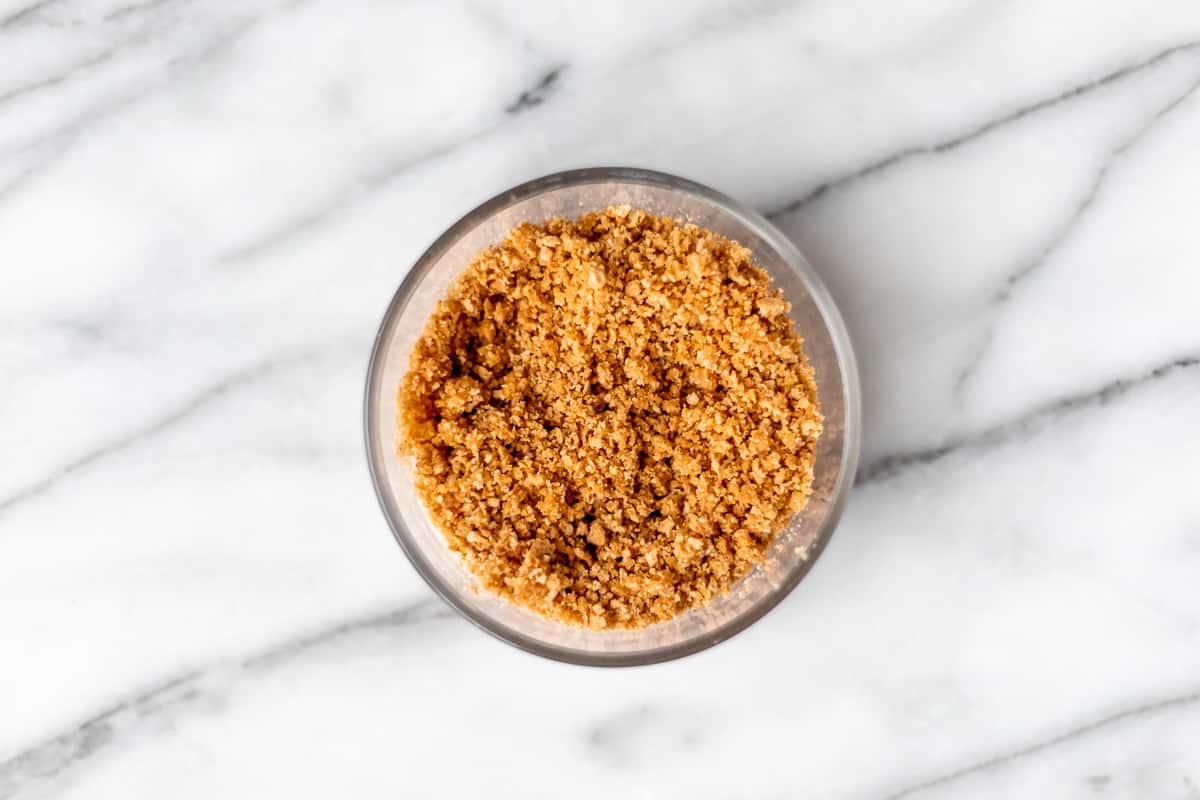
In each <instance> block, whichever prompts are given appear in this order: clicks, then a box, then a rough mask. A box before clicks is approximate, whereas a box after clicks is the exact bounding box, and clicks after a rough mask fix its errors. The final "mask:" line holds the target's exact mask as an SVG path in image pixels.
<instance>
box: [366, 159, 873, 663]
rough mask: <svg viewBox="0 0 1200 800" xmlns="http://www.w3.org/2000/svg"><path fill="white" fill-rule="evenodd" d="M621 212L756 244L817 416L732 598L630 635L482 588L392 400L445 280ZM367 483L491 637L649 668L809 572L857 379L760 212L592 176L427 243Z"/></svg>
mask: <svg viewBox="0 0 1200 800" xmlns="http://www.w3.org/2000/svg"><path fill="white" fill-rule="evenodd" d="M621 204H628V205H630V206H633V207H635V208H641V209H644V210H646V211H649V212H652V213H654V214H659V215H664V216H670V217H675V218H678V219H683V220H687V221H690V222H694V223H696V224H697V225H699V226H700V227H702V228H707V229H709V230H712V231H715V232H717V233H720V234H722V235H724V236H726V237H728V238H730V239H733V240H736V241H738V242H740V243H741V244H742V245H744V246H746V247H747V248H749V249H750V251H751V252H752V253H753V255H754V259H755V261H756V262H757V264H758V265H759V266H760V267H762V268H763V269H765V270H766V271H767V272H768V273H769V274H770V276H771V279H772V281H773V283H774V285H775V286H777V287H778V288H780V289H781V290H782V291H783V294H784V296H785V297H786V298H787V299H788V300H789V301H791V303H792V312H791V316H792V319H793V320H794V321H795V325H796V330H797V332H798V333H799V334H800V335H801V336H802V337H803V338H804V351H805V354H806V355H807V356H808V359H809V361H810V362H811V363H812V366H813V369H814V370H815V372H816V380H817V391H818V394H819V399H820V402H821V410H822V413H823V414H824V415H825V430H824V433H823V434H822V435H821V438H820V439H819V440H818V445H817V453H816V463H815V478H814V481H813V491H812V496H811V498H810V499H809V502H808V505H807V506H806V507H805V508H804V509H803V510H802V511H801V512H800V513H798V514H796V515H795V516H794V517H793V518H792V520H791V521H790V523H789V524H788V526H787V528H786V529H785V530H784V531H783V532H782V533H780V534H779V536H778V537H776V540H775V542H774V543H773V544H772V546H771V547H770V548H769V549H768V551H767V553H766V558H765V559H764V561H763V562H762V564H760V565H759V566H758V567H756V568H755V569H754V570H753V571H751V573H750V574H748V575H747V576H746V577H745V578H743V579H742V580H741V581H739V582H738V583H737V584H736V585H735V586H734V587H733V589H732V590H731V591H730V592H729V594H727V595H725V596H724V597H721V598H719V599H717V600H714V601H713V602H710V603H708V604H707V605H705V606H702V607H700V608H695V609H692V610H690V611H688V612H686V613H684V614H681V615H680V616H677V617H675V618H674V619H671V620H669V621H666V622H660V623H657V624H655V625H651V626H649V627H646V628H641V629H637V630H590V629H584V628H579V627H573V626H569V625H564V624H562V623H558V622H552V621H550V620H547V619H545V618H543V617H541V616H539V615H537V614H535V613H533V612H532V611H528V610H526V609H524V608H521V607H518V606H516V605H513V604H511V603H509V602H507V601H505V600H502V599H500V598H499V597H497V596H494V595H492V594H489V593H487V592H486V591H484V590H482V589H480V588H479V586H478V583H477V582H476V580H475V578H474V576H473V575H472V574H471V573H470V572H469V571H467V569H466V568H465V567H464V566H463V565H462V564H461V562H460V561H459V558H458V556H457V555H456V554H455V553H453V552H452V551H451V550H450V549H449V547H448V546H447V544H446V540H445V538H444V537H443V535H442V533H441V532H440V531H439V530H438V529H437V528H436V527H435V526H434V525H433V522H432V521H431V520H430V518H429V515H428V513H427V512H426V511H425V508H424V507H423V506H422V504H421V502H420V500H419V499H418V497H417V495H416V492H415V490H414V488H413V484H412V479H411V475H410V473H409V469H410V467H409V465H408V464H407V463H405V462H404V461H402V460H401V459H400V457H398V456H397V454H396V437H397V427H396V392H397V389H398V387H399V385H400V380H401V378H402V376H403V375H404V373H405V371H406V370H407V369H408V362H409V353H410V352H411V350H412V346H413V343H414V342H415V341H416V339H417V337H418V336H419V335H420V334H421V332H422V331H423V329H424V327H425V323H426V320H427V319H428V318H429V315H430V313H431V312H432V311H433V308H434V305H435V304H436V303H437V301H438V300H439V299H441V298H443V297H444V296H445V294H446V291H447V289H448V287H449V285H450V282H451V281H452V280H453V279H454V278H455V277H457V276H458V274H459V273H460V272H462V270H463V269H464V268H465V267H466V266H467V264H468V263H469V262H470V261H471V259H472V258H473V257H474V256H475V255H476V254H477V253H478V252H479V251H480V250H483V249H484V248H485V247H488V246H489V245H492V244H495V243H496V242H498V241H500V239H502V238H503V237H504V235H505V234H506V233H507V232H508V231H509V230H510V229H511V228H513V227H514V226H516V225H517V224H519V223H521V222H539V221H543V220H546V219H549V218H551V217H568V218H570V217H576V216H579V215H580V214H582V213H585V212H588V211H596V210H601V209H604V208H606V207H608V206H612V205H621ZM365 415H366V445H367V458H368V461H369V462H370V469H371V477H372V480H373V481H374V484H375V492H376V494H377V495H378V496H379V502H380V505H381V506H382V507H383V513H384V516H386V517H387V520H388V524H389V525H391V528H392V532H393V533H394V534H395V537H396V541H397V542H399V544H400V547H401V548H403V550H404V552H405V553H406V554H407V555H408V558H409V559H410V560H411V561H412V564H413V566H414V567H415V568H416V570H417V572H418V573H420V575H421V577H422V578H424V579H425V581H426V582H427V583H428V584H429V586H430V587H431V588H432V589H433V590H434V591H435V592H437V593H438V594H439V595H441V596H442V598H443V599H444V600H445V601H446V602H447V603H449V604H450V605H451V606H453V607H454V608H455V609H457V610H458V611H459V612H460V613H462V615H463V616H465V617H466V618H467V619H469V620H471V621H472V622H474V623H475V624H476V625H478V626H479V627H480V628H482V629H483V630H485V631H487V632H488V633H490V634H492V635H494V636H496V637H498V638H500V639H502V640H504V641H506V642H508V643H509V644H512V645H515V646H517V647H519V648H521V649H523V650H527V651H529V652H531V653H535V654H537V655H539V656H544V657H546V658H552V659H557V660H560V661H566V662H571V663H576V664H588V665H596V666H628V665H636V664H650V663H654V662H658V661H666V660H669V659H672V658H679V657H680V656H684V655H688V654H690V653H695V652H696V651H698V650H703V649H704V648H707V647H711V646H713V645H714V644H717V643H718V642H721V641H723V640H725V639H728V638H729V637H731V636H733V635H734V634H736V633H738V632H739V631H742V630H744V629H745V628H746V627H747V626H749V625H750V624H752V623H753V622H755V621H756V620H758V619H759V618H760V617H762V616H763V614H765V613H766V612H767V611H769V610H770V609H771V608H773V607H774V606H775V605H776V604H777V603H779V601H780V600H782V599H783V598H784V597H785V596H786V595H787V594H788V592H790V591H791V590H792V589H793V588H795V586H796V584H798V583H799V582H800V580H801V579H802V578H803V577H804V576H805V575H806V574H807V573H808V571H809V570H810V569H811V568H812V565H813V563H814V562H815V561H816V559H817V557H818V556H819V555H820V554H821V551H822V550H823V549H824V547H825V545H826V544H827V543H828V541H829V538H830V536H831V535H832V534H833V530H834V527H835V526H836V525H837V521H838V518H839V517H840V516H841V513H842V508H843V506H844V505H845V502H846V497H847V494H848V493H849V491H850V486H851V484H852V483H853V481H854V472H855V468H856V467H857V462H858V450H859V432H860V428H861V416H860V415H861V412H860V399H859V385H858V371H857V367H856V366H855V361H854V354H853V352H852V350H851V347H850V340H849V337H848V336H847V334H846V329H845V326H844V325H843V323H842V319H841V316H840V315H839V314H838V311H837V308H835V306H834V304H833V300H832V299H831V298H830V296H829V293H828V292H827V291H826V289H825V287H824V286H823V285H822V284H821V281H820V279H819V278H818V277H817V275H816V273H814V272H813V270H812V268H811V267H810V266H809V265H808V262H807V261H805V260H804V257H803V256H802V255H800V253H799V251H798V250H796V248H795V246H794V245H793V244H792V243H791V242H790V241H789V240H788V239H787V237H785V236H784V235H783V234H782V233H780V232H779V231H778V230H777V229H776V228H775V227H774V226H773V225H771V223H769V222H768V221H767V220H766V219H764V218H763V217H762V216H760V215H759V214H757V213H756V212H754V211H752V210H750V209H748V208H746V207H744V206H742V205H740V204H739V203H736V202H735V201H733V200H731V199H730V198H728V197H726V196H724V195H722V194H719V193H718V192H715V191H713V190H712V189H709V188H707V187H705V186H701V185H700V184H697V183H693V182H691V181H688V180H684V179H683V178H677V177H675V176H673V175H666V174H663V173H660V172H652V171H649V170H643V169H625V168H595V169H581V170H572V171H569V172H559V173H556V174H553V175H547V176H546V177H544V178H539V179H537V180H534V181H530V182H529V183H524V184H521V185H520V186H517V187H515V188H513V189H510V190H508V191H506V192H504V193H503V194H500V195H497V196H496V197H494V198H492V199H491V200H488V201H487V202H486V203H484V204H483V205H481V206H479V207H478V208H476V209H475V210H474V211H471V212H470V213H469V214H467V215H466V216H464V217H463V218H462V219H460V220H459V221H458V222H455V223H454V224H453V225H451V226H450V229H449V230H447V231H446V232H445V233H444V234H442V235H441V236H440V237H439V238H438V240H437V241H435V242H434V243H433V245H432V246H430V248H429V249H428V250H426V251H425V254H424V255H422V256H421V257H420V258H419V259H418V260H417V263H416V264H414V265H413V267H412V269H411V270H410V271H409V273H408V275H407V276H406V277H405V278H404V280H403V282H402V283H401V284H400V288H399V289H397V290H396V294H395V296H394V297H393V298H392V302H391V304H390V305H389V306H388V309H387V313H386V314H385V315H384V318H383V322H382V324H381V325H380V327H379V334H378V335H377V336H376V339H375V347H374V349H373V351H372V352H371V362H370V367H369V368H368V371H367V388H366V408H365Z"/></svg>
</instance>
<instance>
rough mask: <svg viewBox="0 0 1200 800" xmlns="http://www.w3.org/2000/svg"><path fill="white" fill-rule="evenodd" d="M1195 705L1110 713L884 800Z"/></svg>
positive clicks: (1195, 699)
mask: <svg viewBox="0 0 1200 800" xmlns="http://www.w3.org/2000/svg"><path fill="white" fill-rule="evenodd" d="M1196 706H1200V691H1189V692H1185V693H1183V694H1180V695H1176V696H1174V697H1169V698H1167V699H1165V700H1158V701H1156V702H1153V703H1146V704H1144V705H1140V706H1135V707H1133V708H1127V709H1124V710H1122V711H1117V712H1115V713H1113V714H1109V715H1108V716H1105V717H1101V718H1100V719H1098V720H1095V721H1094V722H1089V723H1087V724H1085V725H1080V726H1079V727H1077V728H1072V729H1071V730H1069V731H1067V732H1066V733H1062V734H1059V735H1058V736H1055V737H1053V738H1050V739H1046V740H1044V741H1040V742H1036V743H1034V744H1031V745H1027V746H1025V747H1022V748H1020V749H1018V750H1014V751H1012V752H1009V753H1005V754H1003V755H998V756H995V757H993V758H989V759H986V760H984V761H980V762H978V763H976V764H971V765H970V766H966V767H963V768H961V769H956V770H953V771H951V772H948V773H946V774H945V775H939V776H937V777H935V778H929V779H928V780H924V781H921V782H919V783H915V784H913V785H911V786H906V787H905V788H903V789H900V790H899V791H897V792H893V793H892V794H889V795H887V797H886V799H885V800H902V798H906V797H915V796H918V795H920V794H922V793H923V792H926V791H928V790H930V789H936V788H941V787H944V786H947V785H948V784H952V783H954V782H955V781H959V780H962V779H963V778H966V777H969V776H972V775H978V774H979V773H984V772H989V771H991V770H995V769H998V768H1000V767H1004V766H1007V765H1009V764H1012V763H1013V762H1014V761H1019V760H1022V759H1026V758H1030V757H1033V756H1039V755H1044V754H1045V753H1047V752H1048V751H1051V750H1053V749H1054V748H1056V747H1059V746H1061V745H1064V744H1068V743H1071V742H1075V741H1078V740H1080V739H1084V738H1086V737H1088V736H1090V735H1092V734H1095V733H1098V732H1100V731H1103V730H1107V729H1110V728H1114V727H1117V726H1119V725H1125V724H1129V723H1134V722H1140V721H1142V720H1145V719H1147V718H1150V717H1154V716H1158V715H1161V714H1164V713H1167V712H1172V711H1183V710H1187V711H1192V710H1193V709H1194V707H1196ZM1107 782H1108V781H1106V780H1104V778H1103V777H1099V778H1094V779H1092V783H1093V784H1095V785H1096V787H1097V788H1099V789H1103V788H1104V785H1105V784H1106V783H1107Z"/></svg>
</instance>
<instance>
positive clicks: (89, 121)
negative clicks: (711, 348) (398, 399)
mask: <svg viewBox="0 0 1200 800" xmlns="http://www.w3.org/2000/svg"><path fill="white" fill-rule="evenodd" d="M1198 85H1200V3H1197V2H1196V0H1179V1H1178V2H1172V1H1171V0H1142V1H1141V2H1134V1H1133V0H1111V1H1108V2H1101V3H1097V2H1089V1H1088V0H1077V1H1074V2H1060V1H1058V0H1054V1H1052V2H1046V1H1045V0H1011V1H1009V2H1003V1H1002V0H961V1H960V0H955V1H954V2H951V1H950V0H902V2H892V3H871V2H858V1H855V2H839V1H837V0H802V1H801V2H770V1H769V0H766V1H764V0H706V1H705V2H699V3H697V2H677V3H650V2H645V1H644V0H621V1H620V2H607V3H583V4H578V5H576V6H567V5H564V4H557V3H553V4H552V3H546V4H534V3H528V2H520V1H519V0H467V1H466V2H447V3H439V2H432V1H431V0H427V1H425V2H421V1H420V0H412V1H407V2H406V1H405V0H347V2H334V0H239V2H232V0H231V1H230V2H218V1H217V0H207V1H206V0H144V1H143V2H141V3H138V2H136V0H133V2H130V0H0V331H2V332H3V335H2V336H0V453H2V454H3V456H2V457H0V797H4V798H10V797H16V798H22V800H24V799H25V798H51V797H53V798H60V797H62V798H122V799H124V798H166V797H169V798H217V797H220V798H243V797H244V798H263V797H356V798H358V797H364V798H369V797H389V798H392V797H398V796H419V797H479V796H483V795H484V794H485V793H486V794H487V795H488V796H501V797H562V796H574V797H606V796H618V797H635V798H642V797H645V798H659V797H689V798H763V797H772V798H801V797H803V798H811V797H815V798H826V797H828V798H899V797H904V798H942V797H955V798H960V797H961V798H990V797H997V798H1010V797H1023V798H1033V797H1038V798H1041V797H1055V798H1075V797H1080V798H1196V797H1200V492H1197V490H1196V482H1197V478H1198V477H1200V224H1198V222H1197V220H1198V217H1197V215H1198V213H1200V91H1197V86H1198ZM595 164H630V165H640V166H647V167H653V168H657V169H661V170H666V171H671V172H677V173H679V174H682V175H685V176H688V177H691V178H693V179H696V180H699V181H702V182H705V183H709V184H711V185H713V186H714V187H717V188H719V189H720V190H722V191H725V192H727V193H729V194H732V195H734V196H735V197H738V198H740V199H742V200H744V201H746V202H748V203H750V204H752V205H754V206H755V207H757V208H759V209H762V210H764V211H767V212H770V213H771V216H772V218H773V219H774V220H775V221H776V222H777V223H778V224H779V225H780V226H781V227H782V228H783V230H784V231H785V232H787V233H788V234H789V235H790V236H792V237H793V238H794V239H795V241H796V242H797V243H799V244H800V246H801V247H802V249H804V250H805V251H806V252H807V253H808V254H809V256H810V258H811V259H812V261H813V262H814V264H815V266H816V267H817V269H818V271H819V272H820V273H821V274H822V275H823V277H824V278H825V280H826V281H827V283H828V284H829V286H830V287H831V289H832V291H833V292H834V294H835V296H836V297H837V299H838V301H839V303H840V304H841V306H842V308H843V311H844V313H845V315H846V317H847V321H848V324H849V326H850V328H851V332H852V334H853V336H854V339H855V342H856V345H857V348H858V352H859V356H860V360H861V366H862V370H863V379H864V393H865V404H866V431H865V444H864V453H863V457H864V458H863V463H864V466H863V470H862V472H861V474H860V480H859V485H858V486H857V487H856V489H855V492H854V494H853V495H852V498H851V502H850V506H849V510H848V512H847V514H846V517H845V519H844V522H843V525H842V526H841V528H840V529H839V531H838V533H837V534H836V535H835V537H834V539H833V542H832V545H831V546H830V548H829V550H828V551H827V552H826V554H825V555H824V557H823V558H822V560H821V562H820V563H819V564H818V565H817V567H816V569H815V570H814V571H813V573H812V574H811V576H810V577H809V578H808V579H807V580H806V581H805V582H804V583H803V584H802V585H801V586H800V588H799V589H798V590H797V591H796V592H795V593H794V594H793V595H792V596H791V597H789V598H788V600H787V601H786V602H785V603H784V604H783V605H782V606H781V607H779V608H778V609H777V610H775V611H774V612H772V613H771V614H770V615H769V616H768V617H767V618H766V619H764V620H763V621H762V622H760V623H759V624H757V625H756V626H754V627H753V628H751V629H750V630H749V631H747V632H746V633H744V634H743V635H741V636H739V637H737V638H736V639H734V640H733V641H731V642H729V643H727V644H724V645H721V646H720V647H717V648H715V649H714V650H711V651H708V652H706V653H703V654H700V655H697V656H694V657H691V658H688V659H685V660H683V661H680V662H676V663H672V664H667V665H662V666H658V667H653V668H645V669H635V670H624V671H601V670H591V669H583V668H573V667H569V666H564V665H559V664H554V663H548V662H544V661H541V660H538V659H536V658H534V657H532V656H527V655H524V654H522V653H519V652H517V651H515V650H513V649H511V648H508V647H506V646H505V645H503V644H500V643H498V642H495V641H493V640H491V639H490V638H488V637H486V636H484V635H483V634H481V633H479V632H477V631H476V630H474V629H473V628H471V627H470V626H469V625H468V624H467V623H465V622H463V621H461V620H459V619H457V618H454V617H453V616H452V615H451V614H450V613H449V612H448V611H447V609H446V608H445V607H444V606H443V605H442V604H441V603H440V602H438V601H437V600H435V599H434V598H433V597H432V595H431V593H430V592H429V591H428V590H427V589H426V588H425V586H424V585H423V584H421V582H420V581H419V580H418V578H417V576H416V575H415V573H414V572H413V570H412V569H411V568H410V567H409V565H408V563H407V562H406V561H405V560H404V558H403V556H402V555H401V553H400V552H399V551H398V549H397V548H396V547H395V545H394V543H393V542H392V540H391V537H390V535H389V533H388V531H387V528H386V526H385V524H384V521H383V519H382V518H381V516H380V513H379V510H378V508H377V506H376V502H375V499H374V497H373V495H372V491H371V488H370V485H369V481H368V478H367V475H366V470H365V465H364V458H363V454H362V448H361V441H360V440H361V435H360V416H359V411H360V398H361V390H362V379H363V373H364V366H365V360H366V356H367V352H368V349H369V345H370V341H371V338H372V336H373V334H374V331H375V326H376V323H377V321H378V319H379V317H380V315H381V313H382V311H383V308H384V306H385V304H386V303H387V301H388V299H389V297H390V295H391V292H392V291H393V289H394V287H395V286H396V285H397V283H398V282H399V280H400V278H401V276H402V275H403V273H404V271H405V269H406V266H407V265H408V264H409V263H411V261H412V260H413V258H414V257H415V256H416V255H417V254H418V253H419V252H420V251H421V250H422V249H423V248H424V247H425V246H426V245H427V244H428V243H429V242H430V241H431V240H432V239H433V237H435V236H436V235H437V234H438V233H440V232H441V230H442V229H443V228H444V227H445V226H446V225H448V224H449V223H450V222H451V221H453V220H454V219H455V218H456V217H457V216H458V215H459V214H461V213H462V212H464V211H466V210H467V209H468V208H470V207H472V206H473V205H475V204H476V203H478V202H480V201H481V200H483V199H485V198H486V197H488V196H490V195H491V194H493V193H495V192H497V191H499V190H501V189H503V188H506V187H507V186H509V185H512V184H513V183H516V182H518V181H521V180H524V179H528V178H531V177H534V176H536V175H539V174H543V173H546V172H550V171H554V170H557V169H562V168H566V167H574V166H586V165H595Z"/></svg>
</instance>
